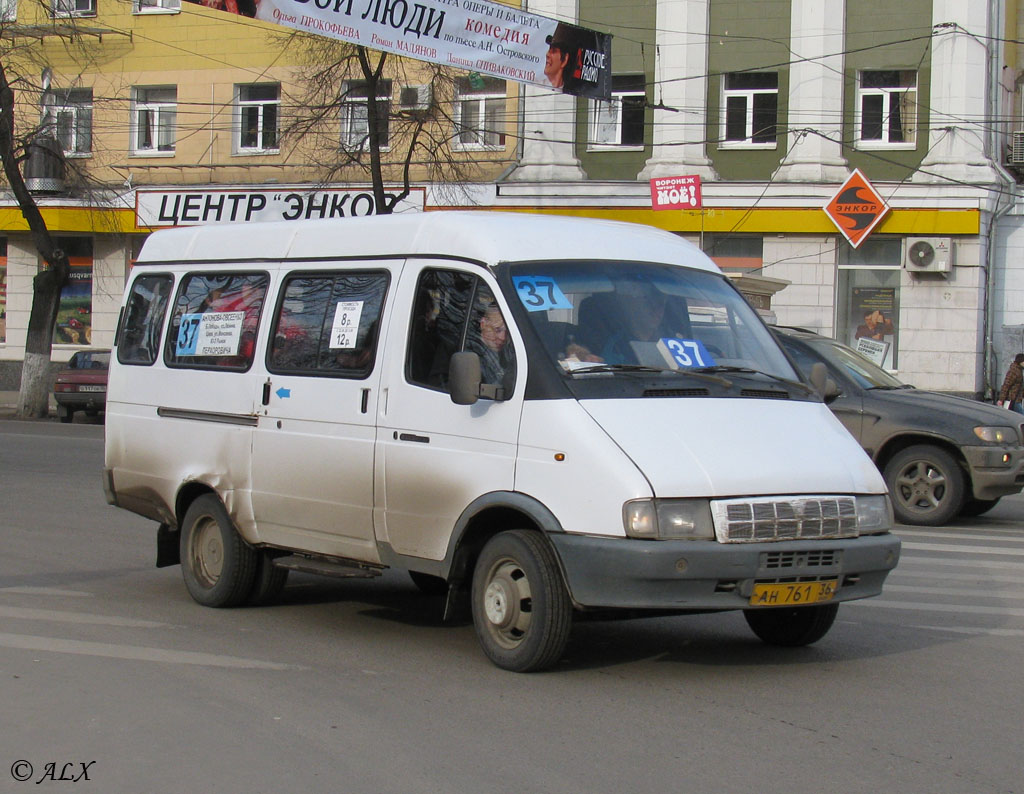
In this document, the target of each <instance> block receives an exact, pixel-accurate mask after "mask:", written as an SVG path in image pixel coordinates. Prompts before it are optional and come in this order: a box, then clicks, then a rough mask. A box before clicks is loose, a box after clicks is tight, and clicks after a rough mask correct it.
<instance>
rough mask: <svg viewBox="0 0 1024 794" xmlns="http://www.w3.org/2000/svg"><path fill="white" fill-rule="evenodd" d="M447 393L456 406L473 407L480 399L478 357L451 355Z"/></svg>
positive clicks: (472, 355)
mask: <svg viewBox="0 0 1024 794" xmlns="http://www.w3.org/2000/svg"><path fill="white" fill-rule="evenodd" d="M448 393H449V395H450V396H451V398H452V402H453V403H455V404H456V405H473V404H474V403H475V402H476V401H477V399H478V398H479V397H480V356H478V355H477V354H476V353H470V352H464V353H453V354H452V358H451V361H450V362H449V363H448Z"/></svg>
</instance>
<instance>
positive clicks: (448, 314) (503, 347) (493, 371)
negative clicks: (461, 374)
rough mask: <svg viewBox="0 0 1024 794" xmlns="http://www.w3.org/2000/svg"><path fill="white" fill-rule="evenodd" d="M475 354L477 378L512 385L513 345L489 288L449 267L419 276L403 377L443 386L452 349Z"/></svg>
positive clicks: (506, 392) (507, 387)
mask: <svg viewBox="0 0 1024 794" xmlns="http://www.w3.org/2000/svg"><path fill="white" fill-rule="evenodd" d="M460 351H472V352H474V353H476V354H477V355H478V356H480V369H481V375H482V382H483V383H487V384H491V385H494V386H500V387H503V393H504V395H505V396H508V395H511V393H512V390H513V389H514V387H515V377H516V367H515V350H514V349H513V347H512V340H511V337H510V336H509V333H508V328H507V327H506V324H505V318H504V316H503V315H502V312H501V310H500V309H499V308H498V304H497V301H496V300H495V298H494V294H493V293H492V292H491V290H490V288H488V287H487V285H485V284H484V283H483V282H482V281H481V280H480V279H479V278H477V277H475V276H471V275H468V274H466V273H460V272H457V271H451V270H425V271H424V272H423V273H422V274H421V275H420V280H419V284H418V286H417V289H416V300H415V302H414V304H413V314H412V322H411V327H410V333H409V352H408V358H407V360H406V377H407V379H408V380H409V382H410V383H414V384H417V385H420V386H425V387H427V388H430V389H440V390H447V388H448V363H449V361H450V360H451V357H452V354H453V353H457V352H460Z"/></svg>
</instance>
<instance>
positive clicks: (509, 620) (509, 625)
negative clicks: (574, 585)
mask: <svg viewBox="0 0 1024 794" xmlns="http://www.w3.org/2000/svg"><path fill="white" fill-rule="evenodd" d="M472 604H473V625H474V627H475V628H476V633H477V637H478V638H479V639H480V645H481V646H482V647H483V650H484V653H485V654H486V655H487V657H488V658H489V659H490V660H491V661H492V662H494V664H496V665H497V666H498V667H501V668H503V669H505V670H512V671H514V672H518V673H525V672H529V671H531V670H541V669H543V668H545V667H550V666H551V665H553V664H554V663H555V662H557V661H558V659H559V658H560V657H561V655H562V652H563V651H564V650H565V645H566V643H567V642H568V640H569V631H570V629H571V627H572V602H571V601H570V600H569V593H568V592H567V591H566V589H565V584H564V583H563V581H562V574H561V572H560V571H559V568H558V562H557V560H556V559H555V555H554V552H553V551H552V550H551V548H550V547H549V546H548V545H547V543H546V542H545V541H544V539H543V538H542V537H541V536H540V535H539V534H537V533H536V532H529V531H526V530H512V531H509V532H501V533H499V534H497V535H495V536H494V537H493V538H491V539H490V540H489V541H488V542H487V544H486V545H485V546H484V548H483V551H481V552H480V556H479V558H478V559H477V562H476V567H475V568H474V571H473V595H472Z"/></svg>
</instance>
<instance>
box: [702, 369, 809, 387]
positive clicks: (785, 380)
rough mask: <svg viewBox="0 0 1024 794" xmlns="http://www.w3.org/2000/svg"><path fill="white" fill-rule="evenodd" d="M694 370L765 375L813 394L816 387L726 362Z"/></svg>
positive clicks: (761, 370)
mask: <svg viewBox="0 0 1024 794" xmlns="http://www.w3.org/2000/svg"><path fill="white" fill-rule="evenodd" d="M692 371H694V372H736V373H739V374H741V375H764V376H765V377H766V378H771V379H772V380H775V381H778V382H779V383H785V384H786V385H787V386H795V387H797V388H798V389H803V390H804V392H805V393H807V394H813V393H814V388H813V387H811V386H808V385H807V384H806V383H801V382H800V381H798V380H790V379H789V378H784V377H782V376H781V375H776V374H775V373H773V372H765V371H764V370H763V369H754V368H753V367H731V366H726V365H724V364H716V365H715V366H713V367H698V368H697V369H696V370H692Z"/></svg>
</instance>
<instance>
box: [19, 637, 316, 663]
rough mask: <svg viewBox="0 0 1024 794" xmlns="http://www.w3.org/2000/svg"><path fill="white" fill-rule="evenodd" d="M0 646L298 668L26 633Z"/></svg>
mask: <svg viewBox="0 0 1024 794" xmlns="http://www.w3.org/2000/svg"><path fill="white" fill-rule="evenodd" d="M0 646H2V647H5V648H18V649H21V650H27V651H52V652H54V653H73V654H79V655H81V656H102V657H105V658H108V659H129V660H133V661H141V662H163V663H166V664H193V665H199V666H203V667H233V668H238V669H242V670H300V669H302V668H301V667H299V666H298V665H292V664H279V663H277V662H264V661H260V660H259V659H242V658H240V657H237V656H222V655H220V654H213V653H196V652H193V651H172V650H167V649H165V648H149V647H146V646H141V645H113V644H110V643H106V642H83V641H81V640H68V639H62V638H59V637H34V636H30V635H27V634H7V633H0Z"/></svg>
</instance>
